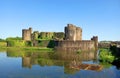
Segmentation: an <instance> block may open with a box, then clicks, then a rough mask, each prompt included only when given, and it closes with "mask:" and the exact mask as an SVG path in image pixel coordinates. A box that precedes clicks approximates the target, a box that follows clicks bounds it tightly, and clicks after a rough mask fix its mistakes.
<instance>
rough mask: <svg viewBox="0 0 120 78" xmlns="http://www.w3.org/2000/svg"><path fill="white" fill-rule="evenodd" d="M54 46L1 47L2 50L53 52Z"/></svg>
mask: <svg viewBox="0 0 120 78" xmlns="http://www.w3.org/2000/svg"><path fill="white" fill-rule="evenodd" d="M53 50H54V49H53V48H47V47H0V51H8V52H11V51H32V52H36V51H37V52H53Z"/></svg>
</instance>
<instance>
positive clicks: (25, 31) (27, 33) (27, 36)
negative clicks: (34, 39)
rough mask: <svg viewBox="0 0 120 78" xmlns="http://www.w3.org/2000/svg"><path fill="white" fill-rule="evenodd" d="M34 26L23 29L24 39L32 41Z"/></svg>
mask: <svg viewBox="0 0 120 78" xmlns="http://www.w3.org/2000/svg"><path fill="white" fill-rule="evenodd" d="M31 35H32V28H29V29H23V30H22V39H23V40H26V41H31Z"/></svg>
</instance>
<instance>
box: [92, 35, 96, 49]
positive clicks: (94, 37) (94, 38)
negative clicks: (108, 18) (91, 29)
mask: <svg viewBox="0 0 120 78" xmlns="http://www.w3.org/2000/svg"><path fill="white" fill-rule="evenodd" d="M91 40H93V41H94V46H95V49H96V50H97V49H98V36H93V38H91Z"/></svg>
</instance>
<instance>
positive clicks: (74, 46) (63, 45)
mask: <svg viewBox="0 0 120 78" xmlns="http://www.w3.org/2000/svg"><path fill="white" fill-rule="evenodd" d="M94 44H95V42H94V41H91V40H83V41H70V40H64V41H58V43H57V44H56V46H57V47H56V49H62V50H66V51H79V50H84V51H85V50H95V46H94Z"/></svg>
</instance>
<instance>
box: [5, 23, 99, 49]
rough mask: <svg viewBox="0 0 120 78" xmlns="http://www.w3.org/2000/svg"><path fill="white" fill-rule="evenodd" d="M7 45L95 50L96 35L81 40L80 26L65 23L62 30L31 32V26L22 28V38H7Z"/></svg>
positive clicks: (96, 45) (96, 44)
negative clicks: (15, 39)
mask: <svg viewBox="0 0 120 78" xmlns="http://www.w3.org/2000/svg"><path fill="white" fill-rule="evenodd" d="M7 46H8V47H12V46H19V47H22V46H23V47H25V46H26V47H27V46H30V47H47V48H55V49H57V50H59V49H60V50H65V51H66V50H67V51H85V50H97V48H98V37H97V36H93V38H91V40H82V28H80V27H77V26H75V25H73V24H67V26H66V27H65V28H64V32H38V31H34V32H32V28H29V29H23V30H22V40H19V41H14V40H13V41H11V40H8V41H7Z"/></svg>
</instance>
